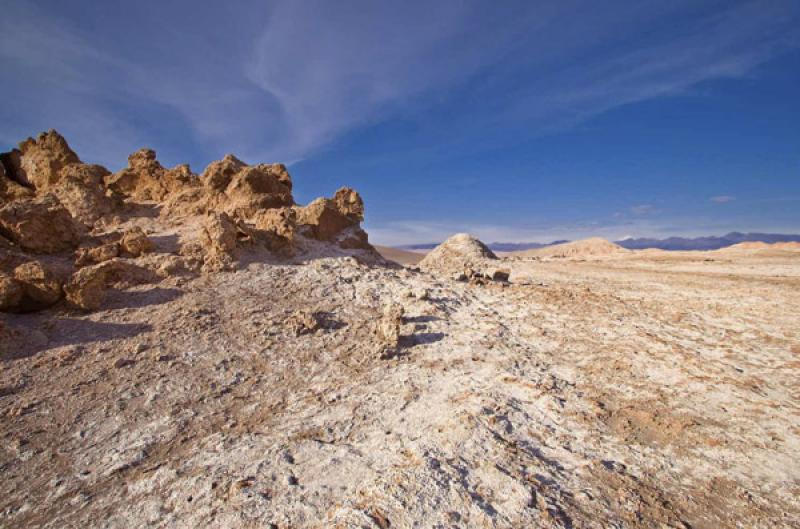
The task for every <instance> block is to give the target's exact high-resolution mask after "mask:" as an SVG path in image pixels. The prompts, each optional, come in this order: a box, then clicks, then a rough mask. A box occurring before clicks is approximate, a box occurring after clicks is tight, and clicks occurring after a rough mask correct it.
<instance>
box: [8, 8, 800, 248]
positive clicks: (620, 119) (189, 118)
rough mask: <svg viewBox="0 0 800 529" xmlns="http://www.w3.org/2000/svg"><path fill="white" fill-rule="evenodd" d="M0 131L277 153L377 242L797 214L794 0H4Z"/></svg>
mask: <svg viewBox="0 0 800 529" xmlns="http://www.w3.org/2000/svg"><path fill="white" fill-rule="evenodd" d="M0 1H1V2H2V12H3V17H2V18H0V67H2V71H3V76H2V78H3V82H2V83H0V95H2V98H3V102H4V104H3V105H2V106H0V148H2V149H3V150H5V149H7V148H9V147H11V146H13V145H14V144H16V143H17V142H18V141H19V140H21V139H23V138H25V137H27V136H30V135H35V134H36V133H38V132H39V131H41V130H45V129H49V128H56V129H58V130H59V131H60V132H62V133H63V134H64V135H65V136H66V137H67V139H68V140H69V141H70V144H71V145H72V146H73V148H74V149H75V150H76V151H77V152H78V154H79V155H80V156H81V157H82V158H83V159H84V160H85V161H91V162H97V163H102V164H104V165H106V166H107V167H109V168H110V169H112V170H116V169H118V168H120V167H121V166H123V165H124V164H125V159H126V157H127V155H128V154H129V153H130V152H132V151H134V150H136V149H138V148H140V147H142V146H150V147H153V148H154V149H156V150H157V152H158V155H159V158H160V159H161V160H162V162H163V163H164V164H165V165H174V164H177V163H181V162H189V163H190V164H191V166H192V168H193V169H194V170H195V171H198V172H199V171H201V170H202V169H203V167H204V166H205V165H206V164H207V163H208V162H209V161H211V160H214V159H218V158H221V157H222V156H223V155H224V154H225V153H228V152H233V153H235V154H237V155H238V156H240V157H241V158H242V159H244V160H245V161H247V162H250V163H256V162H272V161H283V162H287V163H289V164H290V171H291V173H292V176H293V178H294V181H295V185H296V198H297V199H298V200H299V201H301V202H306V201H309V200H311V199H313V198H314V197H316V196H320V195H323V194H324V195H330V194H331V193H332V192H333V191H335V190H336V189H337V188H338V187H340V186H342V185H350V186H352V187H355V188H356V189H358V190H359V191H360V192H361V193H362V195H363V196H364V198H365V201H366V204H367V222H366V227H367V229H368V231H369V232H370V237H371V240H373V241H374V242H377V243H384V244H404V243H414V242H429V241H437V240H441V239H443V238H444V237H446V236H447V235H449V234H450V233H453V232H456V231H470V232H472V233H475V234H476V235H478V236H479V237H481V238H483V239H485V240H487V241H548V240H552V239H556V238H569V239H572V238H578V237H584V236H591V235H599V236H605V237H609V238H621V237H625V236H665V235H700V234H719V233H724V232H727V231H730V230H744V231H753V230H759V231H784V232H800V97H799V96H798V94H800V2H797V1H796V0H784V1H781V0H776V1H770V0H763V1H757V2H737V1H730V0H729V1H707V2H701V1H697V0H692V1H688V0H687V1H683V0H675V1H671V2H663V1H650V0H641V1H635V2H634V1H627V2H615V1H609V2H594V1H570V0H566V1H563V0H562V1H558V2H556V1H552V2H533V1H525V2H490V1H485V2H473V1H447V0H443V1H441V2H417V1H407V2H376V1H359V2H353V1H336V2H334V1H327V2H321V1H314V0H304V1H294V0H280V1H273V2H252V1H232V2H226V3H222V2H197V1H193V2H188V1H185V2H184V1H162V2H149V1H142V2H122V1H115V0H107V1H104V2H94V1H92V2H89V1H83V2H81V1H73V2H56V1H39V2H29V1H17V0H0Z"/></svg>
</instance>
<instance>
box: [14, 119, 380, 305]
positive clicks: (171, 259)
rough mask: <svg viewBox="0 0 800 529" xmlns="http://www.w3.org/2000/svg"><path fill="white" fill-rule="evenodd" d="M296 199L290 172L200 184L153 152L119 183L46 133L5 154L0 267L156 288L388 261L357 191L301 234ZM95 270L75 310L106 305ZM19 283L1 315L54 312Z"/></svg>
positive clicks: (257, 168)
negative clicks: (370, 235) (308, 265)
mask: <svg viewBox="0 0 800 529" xmlns="http://www.w3.org/2000/svg"><path fill="white" fill-rule="evenodd" d="M291 191H292V181H291V178H290V176H289V173H288V172H287V170H286V167H285V166H284V165H282V164H255V165H248V164H246V163H244V162H242V161H241V160H239V159H237V158H236V157H234V156H232V155H228V156H226V157H225V158H224V159H223V160H220V161H218V162H212V163H211V164H209V166H208V167H207V168H206V170H205V171H204V172H203V174H202V175H200V176H198V175H196V174H194V173H192V172H191V170H190V169H189V166H188V165H179V166H176V167H174V168H172V169H166V168H164V167H163V166H162V165H161V163H159V161H158V159H157V157H156V153H155V151H153V150H151V149H141V150H139V151H136V152H135V153H133V154H131V155H130V156H129V157H128V166H127V167H126V168H125V169H122V170H121V171H119V172H117V173H114V174H111V173H109V171H107V170H106V169H105V168H104V167H101V166H99V165H90V164H85V163H83V162H81V160H80V158H78V156H77V155H76V154H75V153H74V152H73V151H72V150H71V149H70V147H69V145H68V144H67V142H66V140H65V139H64V138H63V137H62V136H60V135H59V134H58V133H57V132H55V131H49V132H47V133H44V134H42V135H40V136H39V137H38V138H37V139H35V140H34V139H28V140H26V141H24V142H22V143H21V144H20V146H19V149H14V150H13V151H11V152H7V153H0V265H2V266H0V268H2V270H3V272H4V273H5V275H6V276H9V277H11V270H12V269H13V266H11V264H12V263H11V261H13V265H14V266H17V265H19V264H21V263H23V262H26V261H30V260H31V259H32V258H33V254H47V260H48V261H47V266H48V267H51V266H52V267H53V269H58V270H60V272H59V273H60V275H61V276H63V277H69V275H70V274H75V273H76V270H78V269H81V268H83V267H92V266H96V265H99V264H106V265H105V266H103V267H99V268H97V270H105V272H106V275H107V276H108V277H109V278H111V279H109V281H112V280H113V279H114V278H115V277H119V276H124V275H127V274H128V272H130V273H131V275H133V276H141V277H140V279H141V280H142V281H155V280H166V279H170V278H178V277H184V276H187V275H192V274H197V273H198V272H201V271H202V272H205V273H215V272H219V271H223V270H226V271H230V270H234V269H235V268H236V267H237V266H239V265H240V263H242V262H247V261H248V260H253V259H255V260H259V259H260V260H263V259H279V260H286V259H298V260H303V259H307V258H314V257H317V256H319V255H323V254H329V255H341V256H344V255H354V256H357V257H359V258H361V259H364V260H365V261H370V262H378V261H379V260H380V257H379V256H378V255H377V254H376V253H375V251H374V249H373V248H372V247H371V246H370V245H369V243H368V241H367V235H366V233H365V232H364V231H363V230H362V229H361V227H360V222H361V221H362V220H363V213H364V205H363V202H362V201H361V198H360V197H359V196H358V194H357V193H355V192H354V191H352V190H348V189H343V190H340V191H339V192H337V194H336V195H335V196H334V198H333V199H330V200H326V201H325V206H326V207H325V208H324V209H325V211H322V212H321V214H320V215H319V216H318V218H314V219H311V221H310V222H312V223H313V226H306V228H307V231H306V232H304V233H300V230H299V229H298V224H297V210H296V209H295V207H296V205H295V202H294V198H293V197H292V193H291ZM315 234H321V235H322V236H323V238H322V239H318V238H316V237H315ZM320 241H321V242H322V244H320ZM264 250H266V252H265V251H264ZM240 255H241V256H243V257H244V258H245V259H244V261H239V260H238V258H239V256H240ZM92 270H95V269H94V268H93V269H92ZM125 271H127V272H125ZM90 273H94V274H95V275H96V274H99V273H100V272H99V271H94V272H92V271H89V270H87V271H86V272H81V273H80V274H77V275H74V276H73V281H71V282H69V283H68V288H67V290H68V298H69V299H68V301H69V302H70V305H73V306H77V307H81V308H94V307H98V306H99V305H98V303H99V301H98V300H102V296H100V295H99V294H98V295H97V296H95V295H93V294H91V292H94V291H95V290H97V289H95V288H94V286H95V285H100V284H101V283H102V282H101V281H100V280H91V281H90V279H89V278H90ZM92 277H94V276H92ZM144 278H147V279H144ZM123 283H125V284H128V283H127V282H125V281H123ZM132 284H138V283H137V282H134V283H132ZM12 286H13V285H12V284H11V283H8V284H5V287H6V290H7V291H6V296H5V297H6V301H5V302H3V303H2V304H0V310H3V311H5V310H21V309H20V308H19V307H17V305H18V304H20V303H25V304H26V307H32V306H41V307H44V306H46V305H48V304H49V303H50V301H48V302H47V303H30V302H29V301H26V300H27V299H28V298H26V297H24V296H23V299H22V301H19V300H17V299H16V294H14V292H16V290H14V289H12ZM128 286H130V285H128ZM123 288H127V287H123ZM97 292H99V290H97ZM25 310H30V309H29V308H26V309H25Z"/></svg>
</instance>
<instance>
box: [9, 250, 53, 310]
mask: <svg viewBox="0 0 800 529" xmlns="http://www.w3.org/2000/svg"><path fill="white" fill-rule="evenodd" d="M14 279H15V280H16V281H17V282H18V283H19V284H20V286H21V287H22V299H21V300H20V302H19V306H18V310H20V311H23V312H29V311H34V310H40V309H43V308H46V307H49V306H51V305H55V304H56V303H58V301H59V300H60V299H61V297H62V295H63V289H62V284H61V281H60V280H59V279H58V277H57V276H56V275H55V274H54V273H53V272H51V271H50V270H49V269H48V268H47V267H45V265H44V264H42V263H40V262H39V261H28V262H27V263H23V264H21V265H19V266H18V267H16V268H15V269H14Z"/></svg>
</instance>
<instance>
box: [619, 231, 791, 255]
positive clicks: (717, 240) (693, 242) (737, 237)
mask: <svg viewBox="0 0 800 529" xmlns="http://www.w3.org/2000/svg"><path fill="white" fill-rule="evenodd" d="M792 241H800V235H789V234H782V233H740V232H738V231H732V232H730V233H727V234H725V235H722V236H720V237H716V236H713V235H712V236H707V237H693V238H686V237H668V238H666V239H648V238H640V239H624V240H622V241H614V242H616V243H617V244H619V245H620V246H622V247H623V248H628V249H629V250H641V249H644V248H660V249H662V250H717V249H719V248H725V247H726V246H732V245H734V244H739V243H740V242H766V243H770V244H771V243H774V242H792Z"/></svg>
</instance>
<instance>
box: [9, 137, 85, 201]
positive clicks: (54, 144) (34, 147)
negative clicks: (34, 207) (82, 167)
mask: <svg viewBox="0 0 800 529" xmlns="http://www.w3.org/2000/svg"><path fill="white" fill-rule="evenodd" d="M2 160H3V164H4V165H5V167H6V170H7V173H8V176H9V177H10V178H11V179H12V180H14V181H16V182H17V183H19V184H21V185H23V186H27V187H32V188H34V189H35V190H36V191H38V192H42V191H47V190H48V189H49V188H50V187H51V186H53V185H55V184H56V183H58V181H59V180H60V178H61V175H60V172H61V169H62V168H63V167H65V166H67V165H69V164H79V163H81V160H80V158H78V155H77V154H75V152H73V150H72V149H70V147H69V145H68V144H67V141H66V140H65V139H64V137H63V136H61V135H60V134H59V133H58V132H56V131H55V130H49V131H47V132H43V133H42V134H39V136H38V137H37V138H36V139H34V138H28V139H27V140H25V141H23V142H21V143H20V144H19V148H18V149H14V150H12V151H11V152H9V153H5V154H4V155H3V156H2Z"/></svg>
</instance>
